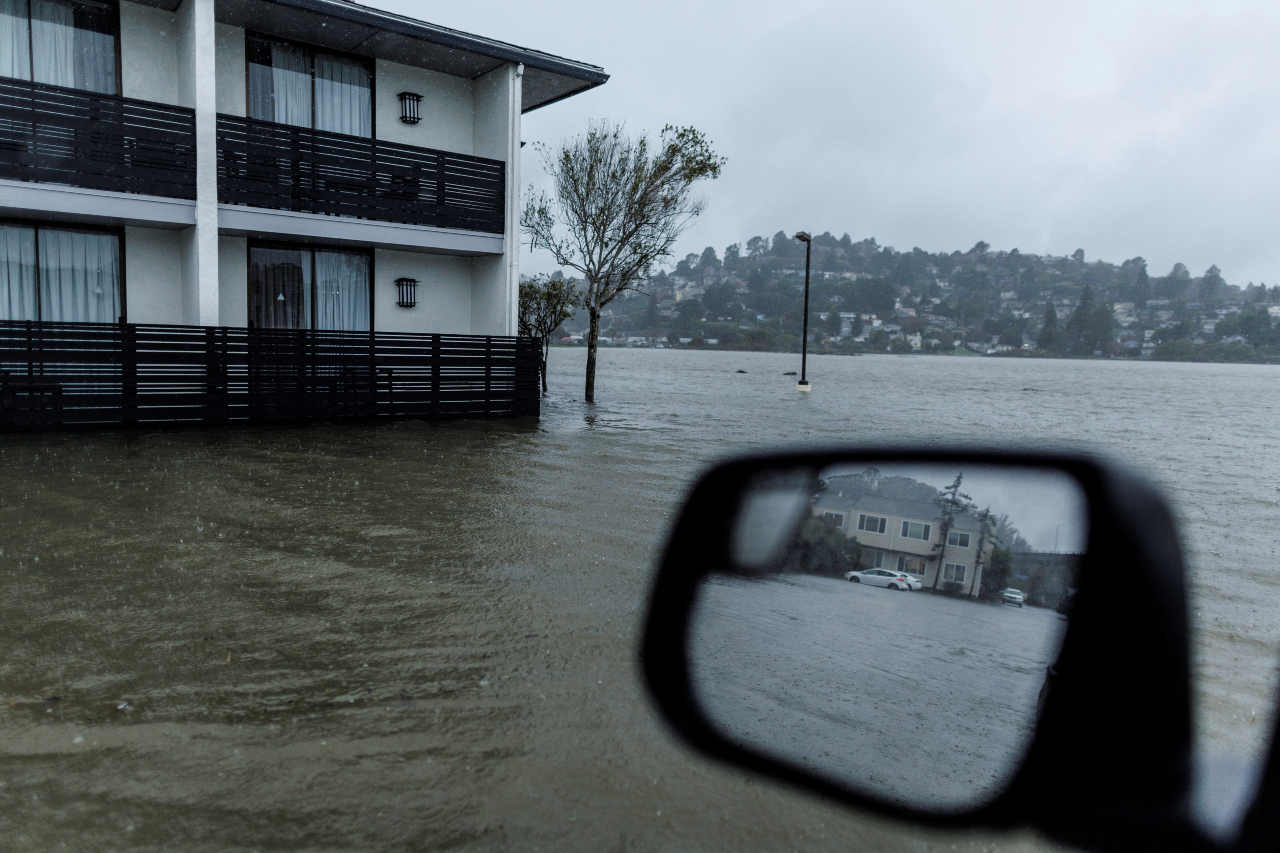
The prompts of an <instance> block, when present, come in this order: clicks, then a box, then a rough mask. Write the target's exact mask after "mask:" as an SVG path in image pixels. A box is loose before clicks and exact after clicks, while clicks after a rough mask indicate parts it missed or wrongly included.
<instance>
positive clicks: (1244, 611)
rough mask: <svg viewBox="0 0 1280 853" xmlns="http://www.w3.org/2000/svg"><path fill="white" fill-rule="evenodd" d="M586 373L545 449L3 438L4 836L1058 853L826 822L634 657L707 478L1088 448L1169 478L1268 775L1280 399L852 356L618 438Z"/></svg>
mask: <svg viewBox="0 0 1280 853" xmlns="http://www.w3.org/2000/svg"><path fill="white" fill-rule="evenodd" d="M583 358H584V353H583V352H582V351H580V350H556V351H554V352H553V353H552V376H551V384H552V391H553V394H552V397H551V398H550V399H549V400H548V401H547V403H546V404H545V405H544V409H543V417H542V418H541V420H540V421H539V422H536V423H534V422H528V421H522V422H460V423H452V424H427V423H400V424H394V425H382V426H350V425H347V426H343V425H321V426H313V427H303V428H238V429H230V430H224V431H213V430H188V431H177V432H142V433H133V434H126V433H109V434H108V433H99V434H92V435H71V436H52V437H48V436H28V437H5V438H0V578H2V579H3V590H4V592H5V595H4V596H3V598H2V599H0V649H3V655H2V656H0V698H3V703H2V704H0V837H2V838H4V839H5V840H6V843H7V844H8V845H9V846H12V847H14V848H15V849H49V848H53V849H57V848H59V846H60V845H66V847H67V848H68V849H95V850H112V849H138V850H168V849H175V848H179V849H184V850H197V851H202V850H209V851H213V850H217V851H232V850H235V851H239V850H284V849H305V850H320V851H340V850H341V851H348V850H410V849H465V850H490V849H528V850H534V849H542V850H552V849H554V850H743V849H758V850H791V849H797V848H803V849H819V850H821V849H849V848H854V849H877V850H924V849H940V850H946V849H949V848H950V845H953V844H954V845H957V849H978V848H979V847H982V848H984V849H992V848H994V847H997V846H998V847H999V848H1000V849H1024V848H1034V847H1037V846H1038V845H1037V842H1035V841H1034V839H1029V838H1025V837H1013V838H1008V837H994V836H978V835H965V836H950V835H941V834H926V833H923V832H920V831H917V830H915V829H911V828H903V827H901V826H898V825H894V824H889V823H885V822H882V821H878V820H872V819H869V818H867V817H865V816H862V815H857V814H851V813H848V812H845V811H843V810H840V809H837V808H834V807H831V806H827V805H824V804H820V803H816V802H814V801H811V800H808V799H807V798H805V797H802V796H800V795H797V794H794V793H792V792H789V791H786V790H782V789H779V788H777V787H774V786H772V785H770V784H768V783H765V782H762V781H759V780H755V779H751V778H748V777H746V776H745V775H744V774H741V773H738V772H736V771H733V770H728V769H724V768H720V767H717V766H712V765H710V764H708V763H707V762H705V761H704V760H703V759H701V758H699V757H696V756H693V755H691V754H689V753H687V752H685V751H684V750H682V749H681V748H679V747H678V746H676V745H675V744H674V743H673V741H672V740H671V739H670V738H669V737H668V735H667V734H666V733H665V732H664V731H663V729H662V727H661V725H660V723H658V722H657V721H656V720H655V718H654V716H653V714H652V712H651V710H650V708H649V707H648V706H647V704H646V700H645V699H644V697H643V693H642V691H641V689H640V686H639V684H638V681H637V676H636V668H635V641H636V634H637V630H638V625H639V619H640V616H641V611H642V605H643V598H644V594H645V589H646V584H647V582H648V578H649V573H650V567H651V565H652V562H653V559H654V557H655V554H656V553H657V550H658V549H659V548H660V546H661V543H662V540H663V537H664V535H665V531H666V528H667V525H668V524H669V522H670V519H671V514H672V512H673V511H674V510H675V509H676V508H677V507H678V504H679V501H680V498H681V496H682V494H683V492H684V490H685V489H686V487H687V486H688V484H689V482H690V481H691V479H692V478H693V477H694V476H695V475H696V473H697V472H698V471H699V470H700V469H701V468H702V467H703V466H704V465H705V464H706V463H708V462H709V461H711V460H714V459H718V458H721V457H723V456H725V455H727V454H731V453H734V452H737V451H742V450H750V449H758V448H763V447H772V446H778V445H785V444H812V443H819V442H832V441H839V442H847V443H854V444H856V443H861V442H883V441H914V442H919V443H951V442H957V441H967V442H978V443H986V444H994V445H997V446H1009V445H1030V446H1046V445H1047V446H1053V447H1075V448H1086V449H1091V450H1096V451H1101V452H1105V453H1107V454H1109V455H1111V456H1114V457H1117V458H1120V459H1122V460H1124V461H1127V462H1129V463H1130V464H1132V465H1134V466H1136V467H1138V468H1140V469H1143V470H1146V471H1148V472H1149V473H1150V474H1151V475H1152V476H1153V477H1155V478H1156V479H1157V480H1158V481H1159V482H1160V483H1162V484H1163V485H1164V486H1165V487H1166V489H1167V490H1168V491H1169V494H1170V495H1171V498H1172V500H1173V502H1174V504H1175V507H1176V509H1177V511H1178V512H1179V514H1180V516H1181V517H1182V519H1183V520H1184V533H1185V536H1186V543H1185V544H1186V548H1187V553H1188V557H1189V562H1190V564H1191V567H1192V571H1193V585H1194V590H1195V594H1196V603H1195V615H1196V618H1195V622H1196V629H1197V633H1196V648H1195V661H1196V671H1197V676H1198V688H1197V703H1198V710H1199V719H1198V731H1199V735H1200V737H1201V739H1202V741H1203V742H1204V743H1206V744H1208V745H1210V746H1211V747H1212V748H1214V749H1217V750H1223V751H1233V752H1248V751H1249V750H1253V749H1256V748H1257V747H1258V745H1259V744H1260V743H1261V741H1262V739H1263V736H1264V734H1265V732H1266V730H1267V726H1268V715H1269V713H1270V712H1269V708H1270V695H1271V692H1272V689H1273V687H1274V685H1275V681H1276V678H1275V675H1276V660H1277V649H1280V636H1278V635H1280V631H1278V630H1277V618H1276V617H1277V614H1278V613H1280V594H1278V593H1280V590H1277V589H1276V585H1277V582H1278V581H1280V573H1278V572H1277V571H1276V565H1275V558H1276V549H1277V538H1280V534H1277V532H1276V529H1277V528H1276V525H1275V523H1274V522H1275V517H1276V512H1277V508H1278V507H1280V477H1277V474H1278V473H1280V452H1278V451H1280V447H1278V446H1277V445H1278V444H1280V441H1278V436H1277V429H1276V423H1277V413H1276V405H1275V403H1274V400H1275V398H1276V394H1275V393H1274V390H1273V386H1274V385H1275V384H1276V383H1277V381H1280V372H1277V371H1276V369H1275V368H1269V367H1264V366H1247V365H1239V366H1237V365H1183V364H1134V363H1114V362H1069V361H1030V360H1028V361H1022V360H1018V361H1014V360H996V359H977V358H974V359H961V358H927V357H912V356H902V357H891V356H883V357H862V358H841V357H829V358H816V359H813V360H811V362H810V378H811V379H812V380H813V382H814V386H815V390H814V392H813V393H812V394H810V395H807V396H801V395H798V394H796V393H795V391H794V390H793V383H794V381H795V380H794V378H792V377H784V376H782V375H781V374H782V372H783V371H785V370H790V369H795V366H796V365H795V361H796V359H795V357H793V356H785V355H775V354H746V353H697V352H675V351H662V350H630V351H626V350H606V351H604V352H603V353H602V359H601V372H600V377H599V385H598V392H597V393H598V396H599V398H600V401H601V402H600V403H599V404H598V405H597V406H595V407H587V406H585V405H584V404H582V403H579V402H577V401H576V398H577V396H578V392H579V390H580V384H581V367H582V362H583ZM739 369H742V370H746V371H747V373H745V374H743V373H736V372H735V371H736V370H739ZM1118 582H1122V579H1119V581H1118ZM53 697H59V698H58V699H57V700H56V701H46V700H52V699H53ZM1152 710H1153V713H1158V712H1159V709H1152Z"/></svg>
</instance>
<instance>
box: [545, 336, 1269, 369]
mask: <svg viewBox="0 0 1280 853" xmlns="http://www.w3.org/2000/svg"><path fill="white" fill-rule="evenodd" d="M551 346H552V347H554V348H556V349H586V344H565V343H560V342H558V341H557V342H553V343H552V344H551ZM1214 346H1215V345H1213V344H1201V345H1195V347H1196V348H1194V349H1191V350H1186V349H1185V348H1184V349H1182V350H1180V351H1178V352H1175V353H1173V355H1176V356H1183V357H1157V356H1154V355H1151V356H1066V355H1055V354H1053V353H1050V352H1045V351H1044V350H1011V351H1007V352H993V353H980V352H973V351H972V350H964V349H956V350H949V351H947V352H909V353H907V352H904V353H896V352H845V351H841V350H833V349H811V350H809V355H839V356H863V355H898V356H914V357H917V358H938V357H952V358H1032V359H1044V360H1046V361H1124V362H1134V363H1149V362H1161V363H1169V364H1175V363H1180V362H1181V363H1190V364H1260V365H1280V357H1274V356H1272V357H1268V356H1259V355H1256V354H1253V353H1249V354H1247V355H1248V357H1222V356H1219V353H1220V351H1214V350H1213V349H1209V351H1208V352H1205V351H1203V350H1200V348H1202V347H1203V348H1211V347H1214ZM600 348H601V349H620V350H628V349H658V350H672V351H678V352H762V353H778V354H785V355H799V354H800V350H798V349H794V350H779V349H745V348H741V347H732V346H719V345H713V346H708V345H703V346H689V345H680V346H671V345H670V344H663V345H661V346H652V345H647V346H636V345H627V344H611V343H605V342H604V341H601V342H600ZM1230 355H1235V354H1234V353H1232V354H1230ZM1239 355H1241V356H1244V355H1246V354H1245V353H1240V354H1239ZM1214 356H1219V357H1214Z"/></svg>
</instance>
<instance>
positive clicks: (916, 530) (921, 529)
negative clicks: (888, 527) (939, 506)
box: [902, 521, 930, 542]
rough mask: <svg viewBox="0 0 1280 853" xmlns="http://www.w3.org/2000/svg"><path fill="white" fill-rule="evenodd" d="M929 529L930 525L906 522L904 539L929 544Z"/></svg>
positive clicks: (903, 530) (903, 523)
mask: <svg viewBox="0 0 1280 853" xmlns="http://www.w3.org/2000/svg"><path fill="white" fill-rule="evenodd" d="M929 529H930V525H928V524H917V523H916V522H914V521H904V522H902V537H903V538H904V539H919V540H920V541H922V542H928V541H929Z"/></svg>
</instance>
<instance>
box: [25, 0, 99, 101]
mask: <svg viewBox="0 0 1280 853" xmlns="http://www.w3.org/2000/svg"><path fill="white" fill-rule="evenodd" d="M117 30H118V15H117V9H116V6H115V4H114V3H99V2H91V0H0V77H15V78H17V79H19V80H34V81H35V82H37V83H51V84H53V85H55V86H67V87H69V88H72V89H84V90H86V91H89V92H101V93H102V94H105V95H115V94H118V81H117V75H116V33H117Z"/></svg>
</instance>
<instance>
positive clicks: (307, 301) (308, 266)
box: [249, 246, 373, 332]
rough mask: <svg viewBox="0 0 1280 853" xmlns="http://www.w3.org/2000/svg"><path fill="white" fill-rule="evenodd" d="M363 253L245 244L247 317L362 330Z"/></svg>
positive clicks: (367, 270)
mask: <svg viewBox="0 0 1280 853" xmlns="http://www.w3.org/2000/svg"><path fill="white" fill-rule="evenodd" d="M372 266H373V265H372V263H371V261H370V258H369V255H368V254H367V253H365V252H352V251H338V250H333V249H313V248H309V247H305V246H250V247H249V322H250V323H252V324H253V326H254V327H256V328H260V329H336V330H346V331H356V332H365V331H368V330H369V325H370V323H369V319H370V316H371V314H372V306H371V304H370V286H369V284H370V277H371V274H372Z"/></svg>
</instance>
